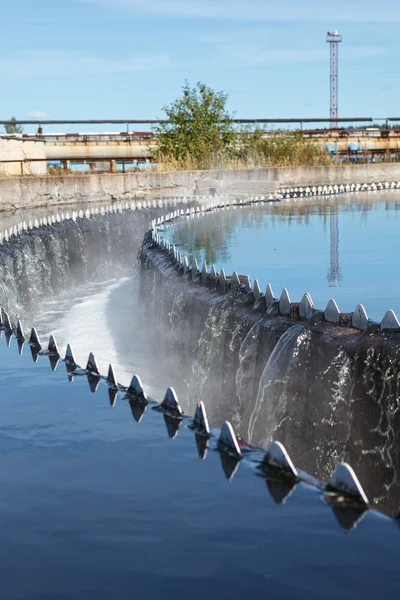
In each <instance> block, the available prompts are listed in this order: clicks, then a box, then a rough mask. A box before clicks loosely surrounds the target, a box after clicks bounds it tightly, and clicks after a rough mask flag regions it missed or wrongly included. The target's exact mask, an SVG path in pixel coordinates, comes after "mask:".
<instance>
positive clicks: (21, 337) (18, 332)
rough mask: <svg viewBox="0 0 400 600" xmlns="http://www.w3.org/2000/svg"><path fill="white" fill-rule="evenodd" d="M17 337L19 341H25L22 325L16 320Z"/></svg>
mask: <svg viewBox="0 0 400 600" xmlns="http://www.w3.org/2000/svg"><path fill="white" fill-rule="evenodd" d="M17 337H18V338H20V339H25V335H24V329H23V327H22V323H21V321H20V320H19V319H18V322H17Z"/></svg>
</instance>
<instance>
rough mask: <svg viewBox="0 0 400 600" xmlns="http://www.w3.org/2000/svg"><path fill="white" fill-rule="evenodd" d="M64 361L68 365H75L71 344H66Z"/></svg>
mask: <svg viewBox="0 0 400 600" xmlns="http://www.w3.org/2000/svg"><path fill="white" fill-rule="evenodd" d="M64 360H65V362H67V363H69V364H70V365H76V360H75V357H74V352H73V350H72V346H71V344H67V350H66V352H65V359H64Z"/></svg>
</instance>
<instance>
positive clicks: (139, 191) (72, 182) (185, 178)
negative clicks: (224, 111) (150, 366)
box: [0, 141, 400, 210]
mask: <svg viewBox="0 0 400 600" xmlns="http://www.w3.org/2000/svg"><path fill="white" fill-rule="evenodd" d="M6 143H9V141H7V142H6ZM33 143H34V142H33ZM37 151H38V152H40V149H37ZM32 164H33V165H34V164H35V163H32ZM37 164H38V165H39V164H45V163H37ZM385 181H389V182H391V181H400V163H394V164H373V165H371V164H366V165H357V166H356V165H354V166H343V167H298V168H274V169H242V170H230V171H178V172H169V173H136V174H135V173H113V174H108V173H102V174H91V175H68V176H65V177H50V176H47V177H34V178H33V177H15V178H5V179H0V210H12V209H16V208H33V207H35V206H46V205H55V204H69V203H76V202H80V201H81V202H82V203H85V204H87V203H89V202H102V203H110V202H113V201H128V200H132V199H134V198H143V197H160V196H161V197H171V196H190V195H192V194H199V195H208V194H210V193H213V191H214V190H215V192H216V193H227V194H238V195H239V194H247V193H248V194H250V193H251V194H260V195H261V194H271V193H273V192H275V191H276V190H277V189H278V188H280V187H298V186H303V187H304V186H313V185H324V184H338V185H339V184H342V183H343V184H345V183H372V182H376V183H378V182H385Z"/></svg>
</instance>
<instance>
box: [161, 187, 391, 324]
mask: <svg viewBox="0 0 400 600" xmlns="http://www.w3.org/2000/svg"><path fill="white" fill-rule="evenodd" d="M399 225H400V200H399V192H398V191H396V190H393V191H391V192H390V191H389V192H379V193H376V194H372V195H370V196H367V195H365V196H363V195H360V196H359V197H358V196H357V198H354V197H351V196H343V197H341V198H340V197H336V198H334V199H331V198H329V199H323V200H321V199H314V200H308V199H297V201H296V202H295V203H294V202H293V201H291V202H289V203H286V202H281V203H272V204H270V203H268V204H263V205H253V206H251V207H241V208H239V207H236V208H230V209H229V210H221V211H218V212H215V213H206V214H205V215H202V216H198V215H194V216H192V217H191V218H190V219H185V220H183V221H181V222H176V223H174V224H173V226H172V227H170V228H169V229H167V231H166V234H165V235H166V237H168V239H170V240H171V241H174V242H178V243H179V244H181V249H182V251H183V253H184V254H188V255H189V256H193V257H195V258H196V259H197V260H198V261H199V264H200V265H201V264H202V261H203V260H204V259H205V260H206V262H207V264H208V265H211V264H215V265H216V267H217V271H218V270H219V269H220V268H221V267H224V269H225V272H226V273H227V274H230V273H232V272H233V271H237V272H238V273H241V274H243V275H244V274H248V275H249V276H250V277H251V279H252V280H254V279H258V281H259V283H260V285H261V289H262V290H265V287H266V285H267V283H271V285H272V288H273V289H274V291H275V292H276V294H280V291H281V290H282V288H283V287H286V288H288V290H289V292H290V297H291V299H292V300H293V301H298V302H299V301H300V299H301V298H302V296H303V294H304V292H308V293H309V294H310V295H311V297H312V299H313V301H314V304H315V306H316V307H318V308H321V309H323V308H325V307H326V305H327V303H328V301H329V299H330V298H331V297H332V294H333V297H334V299H335V300H336V301H337V302H338V304H339V307H340V309H341V310H342V311H343V312H350V311H353V310H354V308H355V307H356V306H357V304H359V303H362V304H363V305H364V306H365V308H366V310H367V313H368V315H369V316H370V317H371V318H372V319H375V320H378V321H379V320H381V318H382V317H383V315H384V314H385V312H386V310H387V309H388V308H392V309H393V310H394V311H395V312H397V313H398V314H400V281H397V280H396V281H393V277H392V274H393V272H395V271H396V269H397V264H396V256H397V254H398V253H399V252H400V239H399V236H398V229H399ZM163 235H164V234H163ZM339 242H340V248H339ZM332 287H334V288H335V290H334V293H333V292H332V290H331V289H330V288H332Z"/></svg>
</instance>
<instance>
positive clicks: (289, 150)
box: [154, 81, 332, 171]
mask: <svg viewBox="0 0 400 600" xmlns="http://www.w3.org/2000/svg"><path fill="white" fill-rule="evenodd" d="M182 92H183V93H182V96H181V97H179V98H177V99H176V100H175V101H174V102H173V103H172V104H171V105H169V106H166V107H164V108H163V111H164V112H165V115H166V119H165V122H163V123H160V124H158V125H157V126H156V127H154V132H155V133H156V134H157V147H156V150H155V152H154V159H155V161H156V162H157V163H158V166H157V167H156V169H157V170H171V171H172V170H174V171H175V170H193V169H213V168H225V169H229V168H250V167H253V168H257V167H277V166H302V165H304V166H315V165H318V166H319V165H328V164H332V163H331V160H330V157H329V155H328V153H327V152H326V151H325V149H323V148H321V147H320V146H318V145H317V144H315V143H314V142H311V141H309V140H305V139H303V137H302V135H301V133H299V132H290V131H286V132H275V133H271V132H269V133H268V132H266V131H264V130H263V129H261V128H256V130H250V129H242V130H238V129H235V126H234V123H233V120H232V119H233V117H232V115H231V114H230V113H229V112H228V111H227V109H226V103H227V100H228V96H227V94H225V93H224V92H215V91H214V90H212V89H211V88H209V87H207V86H206V85H205V84H204V83H200V82H199V83H197V84H196V86H195V87H194V88H191V87H190V85H189V83H188V81H186V82H185V84H184V86H183V88H182Z"/></svg>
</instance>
